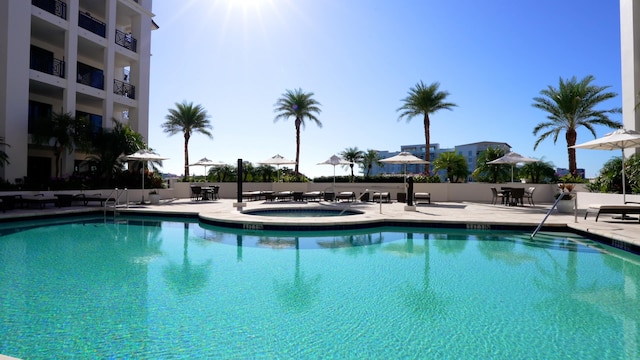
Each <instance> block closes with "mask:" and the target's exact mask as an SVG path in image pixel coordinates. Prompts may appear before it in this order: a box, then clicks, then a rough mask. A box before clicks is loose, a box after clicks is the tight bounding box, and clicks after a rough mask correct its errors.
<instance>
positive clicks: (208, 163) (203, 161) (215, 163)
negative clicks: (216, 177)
mask: <svg viewBox="0 0 640 360" xmlns="http://www.w3.org/2000/svg"><path fill="white" fill-rule="evenodd" d="M220 165H224V163H221V162H219V161H213V160H209V159H207V158H206V157H203V158H202V159H200V160H198V161H196V162H194V163H193V164H189V166H204V176H207V166H220Z"/></svg>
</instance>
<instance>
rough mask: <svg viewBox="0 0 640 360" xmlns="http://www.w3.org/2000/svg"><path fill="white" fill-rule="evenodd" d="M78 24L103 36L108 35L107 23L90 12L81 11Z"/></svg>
mask: <svg viewBox="0 0 640 360" xmlns="http://www.w3.org/2000/svg"><path fill="white" fill-rule="evenodd" d="M78 26H80V27H81V28H83V29H86V30H89V31H91V32H92V33H94V34H96V35H98V36H101V37H106V35H107V24H105V23H103V22H102V21H100V20H98V19H96V18H94V17H92V16H91V14H89V13H88V12H83V11H80V17H78Z"/></svg>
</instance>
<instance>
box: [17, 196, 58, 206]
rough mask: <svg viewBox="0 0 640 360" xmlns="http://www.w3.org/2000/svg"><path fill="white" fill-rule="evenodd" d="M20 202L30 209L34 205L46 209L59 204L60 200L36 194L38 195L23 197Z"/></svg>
mask: <svg viewBox="0 0 640 360" xmlns="http://www.w3.org/2000/svg"><path fill="white" fill-rule="evenodd" d="M20 202H21V203H22V204H23V205H24V206H25V207H28V206H30V205H34V206H35V207H39V208H41V209H44V208H45V207H46V206H47V204H56V205H57V204H58V198H57V197H56V196H46V195H45V194H36V195H22V196H21V197H20Z"/></svg>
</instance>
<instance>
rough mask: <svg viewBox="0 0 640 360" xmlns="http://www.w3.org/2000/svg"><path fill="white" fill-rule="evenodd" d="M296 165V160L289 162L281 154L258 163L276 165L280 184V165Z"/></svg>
mask: <svg viewBox="0 0 640 360" xmlns="http://www.w3.org/2000/svg"><path fill="white" fill-rule="evenodd" d="M295 163H296V162H295V160H289V159H287V158H286V157H284V156H282V155H280V154H276V155H273V156H272V157H270V158H268V159H267V160H264V161H259V162H258V164H262V165H275V166H276V168H277V169H278V170H277V174H278V175H277V176H278V182H280V165H292V164H295Z"/></svg>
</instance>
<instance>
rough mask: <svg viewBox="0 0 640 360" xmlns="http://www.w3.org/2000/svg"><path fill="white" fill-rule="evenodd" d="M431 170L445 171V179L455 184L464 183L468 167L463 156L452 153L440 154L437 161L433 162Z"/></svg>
mask: <svg viewBox="0 0 640 360" xmlns="http://www.w3.org/2000/svg"><path fill="white" fill-rule="evenodd" d="M433 170H435V171H438V170H446V171H447V179H449V181H450V182H454V183H457V182H459V181H460V180H462V181H464V180H465V179H466V178H467V175H469V166H468V165H467V160H466V159H465V158H464V156H462V155H460V154H457V153H455V152H453V151H451V152H445V153H441V154H440V155H439V156H438V158H437V159H435V160H434V161H433Z"/></svg>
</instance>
